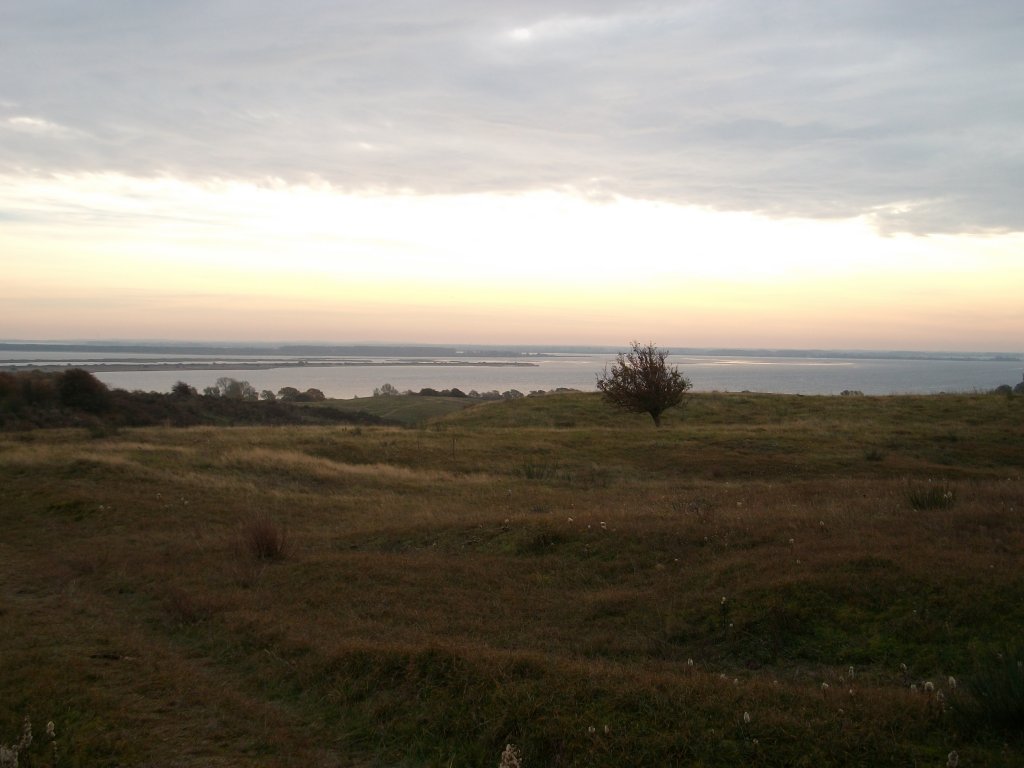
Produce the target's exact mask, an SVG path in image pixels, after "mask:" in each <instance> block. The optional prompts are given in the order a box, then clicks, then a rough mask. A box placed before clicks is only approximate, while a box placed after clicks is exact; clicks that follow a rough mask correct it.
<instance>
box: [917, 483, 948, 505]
mask: <svg viewBox="0 0 1024 768" xmlns="http://www.w3.org/2000/svg"><path fill="white" fill-rule="evenodd" d="M907 501H909V502H910V506H912V507H913V508H914V509H918V510H925V509H949V508H950V507H952V506H953V504H955V503H956V493H955V492H954V491H953V489H952V488H951V487H950V486H948V485H946V484H945V483H942V484H939V485H932V484H930V483H929V484H928V485H917V486H911V487H910V489H909V490H908V491H907Z"/></svg>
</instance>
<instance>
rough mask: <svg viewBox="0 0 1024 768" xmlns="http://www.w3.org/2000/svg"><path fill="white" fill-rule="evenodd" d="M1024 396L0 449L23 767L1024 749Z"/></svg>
mask: <svg viewBox="0 0 1024 768" xmlns="http://www.w3.org/2000/svg"><path fill="white" fill-rule="evenodd" d="M1022 468H1024V398H1020V397H1013V398H1005V397H995V396H986V395H974V396H967V395H963V396H959V395H950V396H946V395H943V396H929V397H885V398H870V397H867V398H865V397H853V398H838V397H786V396H757V395H740V394H734V395H713V394H708V395H695V396H693V397H692V398H690V402H689V405H688V406H687V408H686V409H684V410H682V411H675V412H672V413H670V414H666V425H665V426H664V427H663V428H662V429H659V430H656V429H654V428H653V427H652V426H651V424H650V420H649V419H645V418H641V417H633V416H625V415H620V414H616V413H614V412H612V411H609V410H607V409H606V408H605V406H603V405H602V404H601V402H600V400H599V399H598V398H597V396H595V395H587V394H573V395H551V396H546V397H539V398H527V399H524V400H518V401H512V402H505V403H493V404H483V405H479V406H474V407H471V408H468V409H466V410H463V411H461V412H458V413H452V414H450V415H448V416H445V417H444V418H442V419H440V420H438V421H435V422H433V423H432V424H430V425H429V426H426V427H424V428H420V429H401V428H388V427H365V426H364V427H331V426H308V427H301V426H296V427H260V428H251V427H238V428H210V427H199V428H189V429H174V428H145V429H123V430H120V431H118V432H115V433H113V434H104V435H100V436H97V435H96V433H95V432H93V433H92V434H90V433H89V432H87V431H86V430H34V431H29V432H21V433H7V434H0V522H2V530H3V536H2V540H0V626H2V629H3V631H2V632H0V670H2V673H0V744H8V745H9V744H11V743H12V742H14V741H17V739H18V738H19V734H20V732H21V727H22V719H23V717H24V716H25V715H28V716H29V717H30V718H31V720H32V723H33V725H34V726H35V740H34V742H33V744H32V745H31V746H30V747H28V748H27V749H26V750H25V751H24V752H23V754H22V765H25V764H30V765H48V764H50V761H51V758H52V757H53V754H52V752H51V751H50V750H51V749H52V746H53V744H52V743H51V740H50V739H49V738H48V737H47V736H46V735H45V734H44V729H45V723H46V721H48V720H52V721H54V723H55V729H56V747H57V762H58V764H59V765H152V766H218V765H220V766H276V765H280V766H317V765H322V766H333V765H343V766H344V765H350V766H372V765H381V766H427V765H430V766H449V765H452V766H497V765H498V763H499V759H500V756H501V753H502V751H503V749H504V748H505V745H506V744H508V743H512V744H515V745H516V746H517V747H518V749H519V750H520V751H521V752H522V756H523V760H522V764H523V766H526V767H527V768H532V767H533V766H634V765H635V766H660V765H704V766H734V765H754V766H799V765H806V766H830V765H836V766H839V765H842V766H867V765H870V766H879V765H893V766H911V765H920V766H944V765H947V762H948V761H949V758H948V755H949V753H950V752H951V751H956V752H957V754H958V758H959V765H960V766H1019V765H1021V764H1022V762H1024V743H1022V730H1024V723H1022V720H1021V706H1022V701H1024V671H1022V670H1021V666H1020V661H1021V656H1022V655H1024V643H1022V642H1021V639H1020V633H1021V627H1022V626H1024V516H1022V512H1024V477H1022Z"/></svg>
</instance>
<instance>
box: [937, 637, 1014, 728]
mask: <svg viewBox="0 0 1024 768" xmlns="http://www.w3.org/2000/svg"><path fill="white" fill-rule="evenodd" d="M963 688H964V689H965V693H966V694H967V695H966V696H963V695H962V694H959V695H957V696H956V698H955V699H954V706H955V708H956V711H958V712H959V714H960V716H961V718H962V719H963V720H964V721H965V722H966V723H967V724H968V725H973V726H980V727H986V726H987V727H990V728H994V729H996V730H999V731H1010V732H1014V733H1016V734H1017V735H1024V645H1021V644H1019V643H1018V644H1017V645H1015V646H1007V647H1004V648H1002V649H1001V650H999V651H996V652H992V653H989V654H987V655H986V656H985V657H984V658H983V659H981V661H980V662H979V663H978V665H977V667H976V669H975V671H974V674H973V675H971V676H970V677H968V678H967V680H966V681H965V684H964V686H963Z"/></svg>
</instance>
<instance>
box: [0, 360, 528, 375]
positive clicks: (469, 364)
mask: <svg viewBox="0 0 1024 768" xmlns="http://www.w3.org/2000/svg"><path fill="white" fill-rule="evenodd" d="M428 365H429V366H438V365H441V366H450V367H453V368H536V367H537V363H526V362H518V361H511V360H510V361H507V362H506V361H498V362H495V361H490V360H487V361H483V360H379V361H378V360H334V361H329V362H326V361H306V360H301V361H297V362H266V361H261V362H241V361H236V362H209V363H207V362H196V361H189V362H187V363H175V362H164V363H149V364H145V363H143V364H140V363H138V362H131V363H118V362H95V361H91V362H81V363H78V362H75V363H69V362H61V363H56V364H43V365H38V364H34V365H30V366H26V365H25V364H21V365H14V364H10V363H8V364H7V365H6V366H4V367H0V370H6V371H18V370H24V369H25V368H26V367H31V368H32V369H33V370H39V371H62V370H64V369H66V368H81V369H83V370H86V371H93V372H123V373H131V372H134V371H268V370H272V369H277V368H344V367H361V368H369V367H374V368H395V367H403V368H409V367H416V366H428Z"/></svg>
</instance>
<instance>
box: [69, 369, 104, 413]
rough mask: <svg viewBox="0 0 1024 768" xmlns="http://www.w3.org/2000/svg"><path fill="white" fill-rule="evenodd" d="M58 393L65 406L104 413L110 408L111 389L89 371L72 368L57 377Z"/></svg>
mask: <svg viewBox="0 0 1024 768" xmlns="http://www.w3.org/2000/svg"><path fill="white" fill-rule="evenodd" d="M57 394H58V396H59V398H60V404H61V405H62V406H64V407H65V408H71V409H73V410H78V411H85V412H87V413H103V412H104V411H107V410H109V409H110V390H109V389H107V385H106V384H104V383H103V382H102V381H100V380H99V379H97V378H96V377H95V376H93V375H92V374H91V373H89V372H88V371H83V370H82V369H81V368H72V369H71V370H69V371H64V373H62V374H61V375H60V376H59V377H58V378H57Z"/></svg>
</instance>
